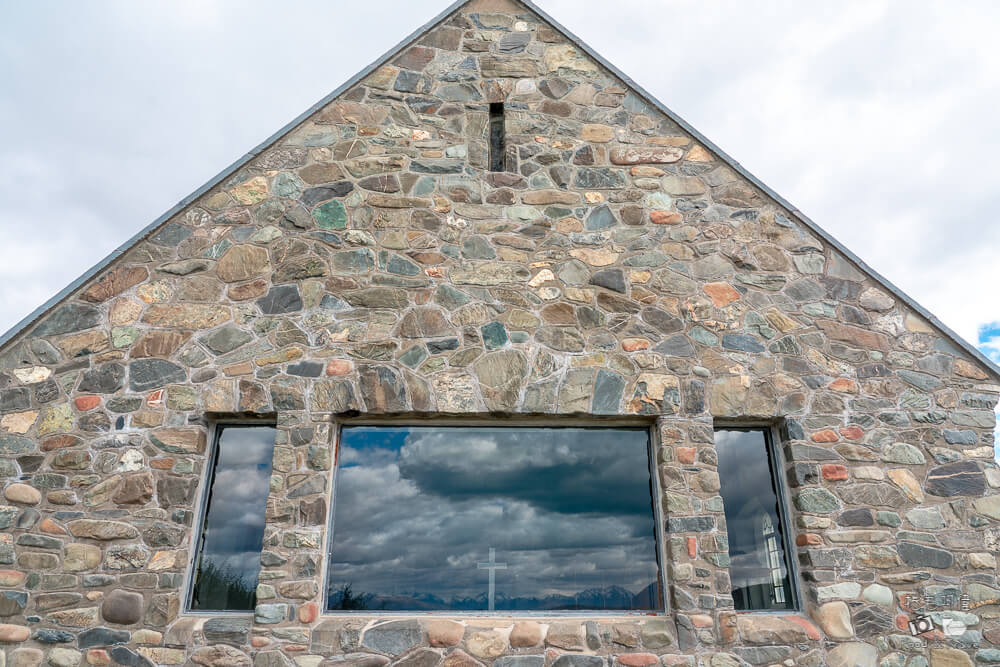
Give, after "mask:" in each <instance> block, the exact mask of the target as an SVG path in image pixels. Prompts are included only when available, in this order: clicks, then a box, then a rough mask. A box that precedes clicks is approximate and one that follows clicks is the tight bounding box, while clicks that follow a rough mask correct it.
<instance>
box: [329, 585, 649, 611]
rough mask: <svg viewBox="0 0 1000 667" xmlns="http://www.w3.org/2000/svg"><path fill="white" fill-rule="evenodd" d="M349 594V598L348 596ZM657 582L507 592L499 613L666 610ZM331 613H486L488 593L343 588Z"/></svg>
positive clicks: (499, 601) (333, 597)
mask: <svg viewBox="0 0 1000 667" xmlns="http://www.w3.org/2000/svg"><path fill="white" fill-rule="evenodd" d="M345 592H346V595H345ZM661 599H662V597H661V595H660V590H659V586H658V585H657V582H655V581H654V582H653V583H651V584H649V585H648V586H646V587H645V588H643V589H642V590H641V591H639V592H638V593H632V592H631V591H629V590H628V589H626V588H623V587H621V586H607V587H605V588H588V589H586V590H583V591H580V592H579V593H575V594H552V595H546V596H545V597H521V596H519V597H510V596H507V595H504V594H503V593H497V594H496V596H495V600H496V610H497V611H498V612H503V611H605V610H607V611H653V610H658V609H660V608H662V606H663V604H662V602H661ZM327 605H328V608H329V609H330V610H374V611H469V612H475V611H486V609H487V605H488V598H487V594H486V593H482V594H480V595H476V596H474V597H454V598H452V599H450V600H445V599H443V598H441V597H438V596H437V595H433V594H429V593H403V594H400V595H378V594H373V593H363V592H354V591H353V588H352V586H350V585H343V586H341V587H340V588H339V589H337V590H335V591H334V592H333V593H331V594H330V596H329V597H328V599H327Z"/></svg>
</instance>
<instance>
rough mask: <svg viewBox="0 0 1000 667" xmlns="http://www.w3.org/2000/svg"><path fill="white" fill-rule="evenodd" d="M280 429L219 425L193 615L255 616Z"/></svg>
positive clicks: (196, 566) (196, 565) (193, 593)
mask: <svg viewBox="0 0 1000 667" xmlns="http://www.w3.org/2000/svg"><path fill="white" fill-rule="evenodd" d="M274 437H275V429H274V427H273V426H259V425H253V426H248V425H222V424H220V425H218V426H217V427H216V429H215V443H214V447H213V450H212V458H211V470H210V471H209V477H208V487H207V493H206V496H205V502H204V504H203V506H204V513H203V515H202V520H201V532H200V535H199V539H198V544H197V545H196V552H195V553H196V558H195V562H194V568H193V569H194V575H193V581H192V586H191V597H190V605H189V607H190V609H191V610H192V611H252V610H253V608H254V604H255V602H256V595H255V592H256V589H257V576H258V574H259V573H260V551H261V545H262V543H263V539H264V509H265V506H266V504H267V494H268V489H269V482H270V478H271V458H272V456H273V453H274Z"/></svg>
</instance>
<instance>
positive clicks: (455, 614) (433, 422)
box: [319, 415, 671, 619]
mask: <svg viewBox="0 0 1000 667" xmlns="http://www.w3.org/2000/svg"><path fill="white" fill-rule="evenodd" d="M345 426H387V427H397V428H399V427H403V426H473V427H475V426H484V427H485V426H494V427H500V428H530V427H536V428H538V427H548V428H560V427H569V428H572V427H576V428H595V429H599V428H635V429H644V430H645V431H646V434H647V436H648V437H647V438H646V442H647V451H646V454H647V460H648V464H649V479H650V487H649V490H650V501H651V505H652V510H653V540H654V547H655V549H654V550H655V554H656V569H657V581H658V583H659V586H660V594H661V597H662V600H661V607H660V608H659V609H656V610H653V611H650V610H645V611H626V610H614V611H601V610H587V611H563V610H559V611H555V612H553V611H526V610H518V611H493V612H489V611H450V610H441V611H413V610H410V611H383V610H356V611H355V610H345V609H327V606H326V605H327V600H328V599H329V586H328V583H329V582H328V581H327V575H328V570H329V567H330V558H331V556H332V555H333V536H334V520H335V518H336V507H335V503H336V498H337V467H338V464H339V462H340V443H341V434H342V432H343V428H344V427H345ZM332 427H333V431H334V432H333V438H334V446H333V452H334V458H333V465H331V467H330V468H331V473H330V475H331V476H330V491H329V495H328V496H327V500H328V504H327V508H328V509H327V521H326V531H327V534H326V540H325V542H324V544H325V548H324V551H323V562H322V567H320V569H319V574H320V580H319V585H320V586H319V588H320V605H321V611H320V618H326V619H336V618H359V617H379V618H382V617H407V618H415V617H438V618H480V617H485V618H616V617H635V616H645V617H663V616H667V615H669V614H670V613H671V608H670V589H669V585H670V582H669V580H668V577H667V564H668V562H669V561H668V560H667V544H666V538H665V535H666V533H665V529H666V525H665V520H666V517H665V516H664V510H663V501H662V499H663V493H662V489H661V488H660V480H659V475H658V474H657V464H656V461H657V459H656V456H657V455H656V452H657V450H658V449H659V444H660V439H659V434H658V429H657V428H656V420H655V418H653V419H648V418H630V417H625V418H616V417H609V418H587V419H579V418H563V417H559V416H555V415H553V416H550V417H546V418H533V417H518V418H499V419H498V418H489V417H483V418H467V417H466V418H461V417H435V418H421V417H419V416H416V415H405V416H399V417H394V416H384V415H380V416H378V417H371V416H364V415H360V416H356V417H341V418H337V417H335V418H334V420H333V423H332Z"/></svg>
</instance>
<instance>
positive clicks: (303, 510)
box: [251, 411, 333, 665]
mask: <svg viewBox="0 0 1000 667" xmlns="http://www.w3.org/2000/svg"><path fill="white" fill-rule="evenodd" d="M277 426H278V433H277V437H276V439H275V447H274V459H273V471H272V475H271V488H270V494H269V496H268V499H267V509H266V518H265V531H264V544H263V549H262V552H261V570H260V578H259V583H258V586H257V606H256V608H255V610H254V619H253V630H252V637H251V646H252V649H253V653H255V654H256V658H255V663H256V664H274V665H284V664H287V663H288V661H287V659H285V658H284V655H294V654H295V653H300V652H306V651H308V648H309V640H310V628H311V626H312V624H314V623H315V622H317V621H318V620H319V618H320V612H321V610H322V608H323V604H322V595H323V586H322V581H321V577H322V571H323V558H324V553H325V550H326V526H327V509H328V506H327V504H328V497H329V489H330V484H331V483H332V478H331V471H332V469H333V442H332V437H331V436H332V432H333V429H332V426H331V422H330V419H329V415H322V416H318V415H311V414H310V413H309V412H306V411H287V412H279V413H278V424H277ZM269 657H270V659H269Z"/></svg>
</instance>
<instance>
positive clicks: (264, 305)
mask: <svg viewBox="0 0 1000 667" xmlns="http://www.w3.org/2000/svg"><path fill="white" fill-rule="evenodd" d="M257 306H258V307H259V308H260V309H261V312H263V313H264V314H265V315H283V314H285V313H294V312H297V311H299V310H302V297H301V296H299V288H298V286H296V285H277V286H275V287H272V288H271V289H270V290H269V291H268V293H267V294H266V295H265V296H262V297H261V298H259V299H257Z"/></svg>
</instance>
